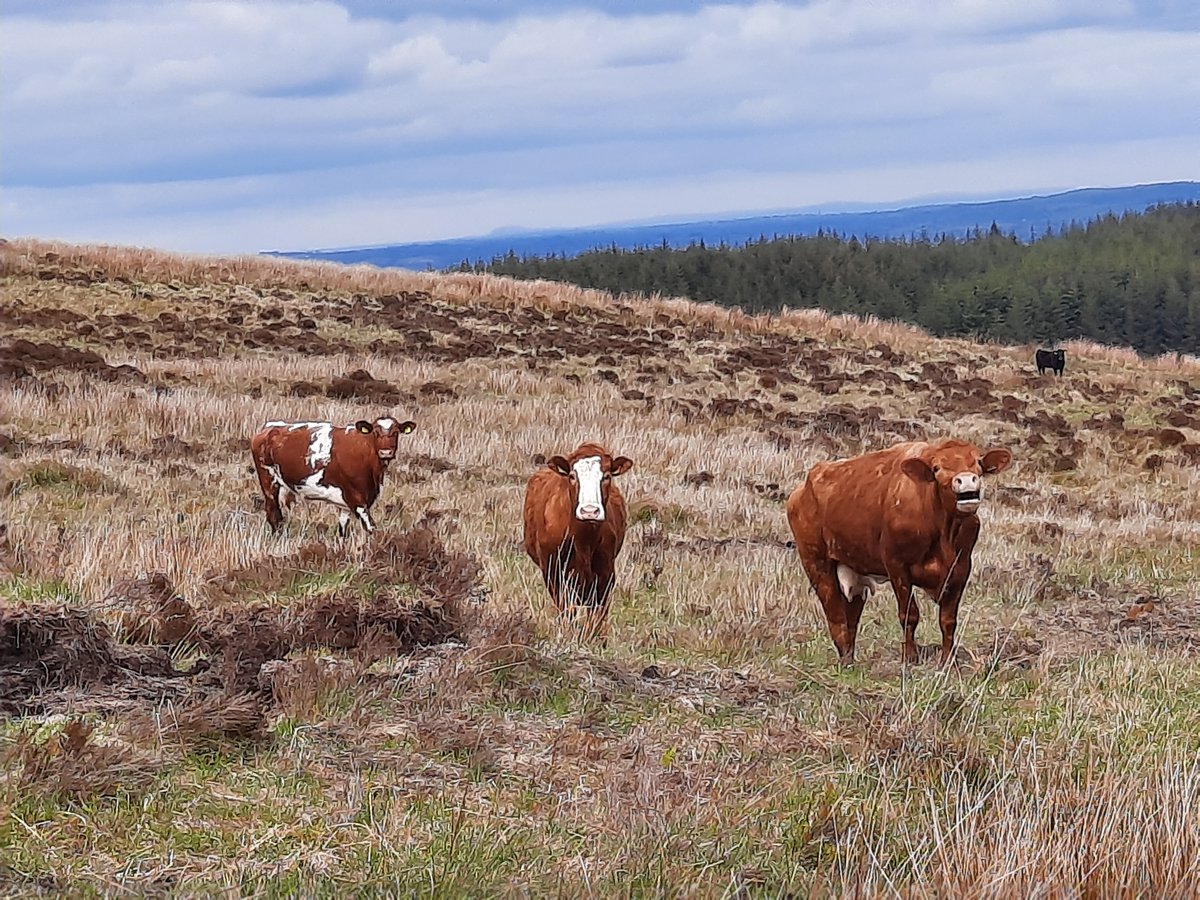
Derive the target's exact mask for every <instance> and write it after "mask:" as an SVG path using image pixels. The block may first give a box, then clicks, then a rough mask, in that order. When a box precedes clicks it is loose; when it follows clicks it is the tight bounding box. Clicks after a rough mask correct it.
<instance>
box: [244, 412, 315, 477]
mask: <svg viewBox="0 0 1200 900" xmlns="http://www.w3.org/2000/svg"><path fill="white" fill-rule="evenodd" d="M311 443H312V431H311V429H310V428H308V427H295V426H293V425H291V424H290V423H289V424H284V425H268V426H267V427H266V428H264V429H263V430H262V431H260V432H259V433H258V434H256V435H255V436H254V438H253V439H252V440H251V442H250V448H251V452H253V454H254V456H255V458H256V459H259V460H261V461H262V463H263V465H266V466H268V467H271V468H273V469H275V470H276V471H278V472H279V476H280V477H281V478H282V479H283V481H284V482H286V483H287V484H298V483H300V482H301V481H303V480H304V479H305V478H307V477H308V476H309V475H311V474H312V473H313V471H314V469H315V468H320V466H314V465H313V464H312V463H311V461H310V459H309V447H310V446H311ZM324 462H327V460H326V461H322V463H321V465H323V464H324Z"/></svg>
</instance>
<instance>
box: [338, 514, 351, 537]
mask: <svg viewBox="0 0 1200 900" xmlns="http://www.w3.org/2000/svg"><path fill="white" fill-rule="evenodd" d="M349 531H350V510H348V509H345V508H343V507H341V506H339V507H338V537H341V538H344V537H345V536H346V535H347V534H348V533H349Z"/></svg>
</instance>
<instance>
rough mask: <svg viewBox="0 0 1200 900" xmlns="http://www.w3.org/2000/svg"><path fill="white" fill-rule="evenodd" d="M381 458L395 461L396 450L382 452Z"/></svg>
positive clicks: (380, 452) (380, 453)
mask: <svg viewBox="0 0 1200 900" xmlns="http://www.w3.org/2000/svg"><path fill="white" fill-rule="evenodd" d="M379 458H380V459H395V458H396V451H395V450H380V451H379Z"/></svg>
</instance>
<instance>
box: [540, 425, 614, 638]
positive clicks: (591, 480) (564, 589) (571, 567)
mask: <svg viewBox="0 0 1200 900" xmlns="http://www.w3.org/2000/svg"><path fill="white" fill-rule="evenodd" d="M632 467H633V462H632V461H631V460H629V459H627V458H626V457H624V456H618V457H616V458H615V459H614V458H613V456H612V454H611V453H609V452H608V450H607V449H605V448H604V447H603V446H601V445H600V444H596V443H584V444H580V445H579V446H578V447H577V448H576V449H575V452H574V453H572V454H571V455H570V456H567V457H562V456H555V457H553V458H551V459H550V460H549V461H548V462H547V463H546V465H545V466H544V467H542V468H540V469H538V471H537V472H535V473H534V474H533V476H532V477H531V478H530V479H529V484H528V486H527V487H526V489H525V550H526V552H527V553H528V554H529V556H530V557H531V558H532V559H533V561H534V562H535V563H537V564H538V568H540V569H541V570H542V579H543V580H544V581H545V582H546V589H547V590H548V591H549V592H550V599H551V600H553V601H554V605H555V607H557V608H558V610H559V612H563V611H564V610H568V609H574V608H577V607H584V608H585V609H586V610H587V611H589V612H590V613H591V614H592V620H593V621H592V623H591V630H592V631H593V633H599V632H600V631H602V630H603V628H604V625H605V621H606V620H607V618H608V602H609V597H610V595H611V593H612V589H613V584H614V583H615V581H616V574H615V571H616V570H615V565H616V559H617V554H619V553H620V552H621V545H622V544H623V543H624V542H625V524H626V508H625V498H624V497H622V496H621V492H620V490H618V489H617V486H616V485H615V484H613V478H614V477H615V476H617V475H621V474H623V473H625V472H628V471H629V470H630V469H631V468H632Z"/></svg>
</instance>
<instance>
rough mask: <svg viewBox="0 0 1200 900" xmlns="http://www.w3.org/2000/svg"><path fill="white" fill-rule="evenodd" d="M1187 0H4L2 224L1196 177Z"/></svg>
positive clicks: (529, 225)
mask: <svg viewBox="0 0 1200 900" xmlns="http://www.w3.org/2000/svg"><path fill="white" fill-rule="evenodd" d="M1198 61H1200V3H1196V2H1195V0H1146V2H1139V0H811V2H790V3H785V2H746V3H736V2H735V3H721V4H706V3H702V2H682V0H581V2H578V3H561V2H558V3H551V2H539V0H528V2H519V0H518V2H502V0H411V2H405V0H394V2H389V0H341V2H274V0H253V2H228V0H196V2H171V0H154V2H128V0H111V2H106V0H88V2H79V0H5V2H4V3H3V5H2V6H0V234H3V235H4V236H6V237H17V236H30V237H40V238H47V239H59V240H67V241H73V242H101V243H109V244H132V245H137V246H147V247H159V248H163V249H170V250H179V251H188V252H201V253H250V252H257V251H259V250H266V249H291V250H298V249H312V248H331V247H349V246H362V245H374V244H387V243H400V242H409V241H422V240H435V239H440V238H449V237H460V236H467V235H480V234H486V233H490V232H493V231H497V230H502V229H557V228H566V227H580V226H587V225H596V224H602V223H614V222H634V221H638V222H648V221H659V222H666V221H687V220H691V219H700V218H718V217H730V216H736V215H738V214H744V215H749V214H752V213H759V212H781V211H793V210H805V211H808V210H813V209H824V210H828V211H832V210H836V209H845V208H848V207H851V206H855V207H858V208H890V207H897V206H903V205H908V204H910V203H912V202H928V201H931V200H943V199H944V200H949V199H992V198H1001V197H1017V196H1028V195H1030V194H1037V193H1049V192H1052V191H1056V190H1067V189H1071V188H1078V187H1108V186H1119V185H1129V184H1141V183H1151V182H1161V181H1176V180H1196V179H1200V100H1198V98H1200V62H1198Z"/></svg>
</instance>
